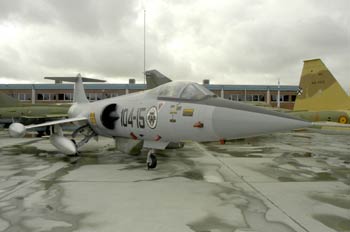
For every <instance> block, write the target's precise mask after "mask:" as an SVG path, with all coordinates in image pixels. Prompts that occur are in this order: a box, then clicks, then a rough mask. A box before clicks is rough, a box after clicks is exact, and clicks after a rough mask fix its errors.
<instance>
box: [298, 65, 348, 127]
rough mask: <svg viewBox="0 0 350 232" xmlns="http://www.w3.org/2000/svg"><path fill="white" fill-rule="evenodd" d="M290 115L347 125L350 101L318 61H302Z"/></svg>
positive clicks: (324, 66)
mask: <svg viewBox="0 0 350 232" xmlns="http://www.w3.org/2000/svg"><path fill="white" fill-rule="evenodd" d="M293 110H294V112H291V114H293V115H295V116H298V117H300V118H302V119H305V120H308V121H331V122H338V123H342V124H347V123H349V117H350V97H349V96H348V95H347V94H346V92H345V91H344V89H343V88H342V87H341V86H340V84H339V83H338V81H337V80H336V79H335V78H334V76H333V75H332V73H331V72H330V71H329V70H328V68H327V67H326V65H325V64H324V63H323V62H322V60H321V59H313V60H305V61H304V67H303V70H302V73H301V78H300V83H299V89H298V95H297V98H296V101H295V104H294V109H293Z"/></svg>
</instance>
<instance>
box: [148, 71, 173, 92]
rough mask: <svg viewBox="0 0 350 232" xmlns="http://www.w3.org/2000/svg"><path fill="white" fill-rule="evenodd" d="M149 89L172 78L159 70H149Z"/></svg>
mask: <svg viewBox="0 0 350 232" xmlns="http://www.w3.org/2000/svg"><path fill="white" fill-rule="evenodd" d="M145 75H146V82H147V89H153V88H155V87H157V86H160V85H163V84H166V83H168V82H171V79H169V78H168V77H166V76H165V75H163V74H162V73H160V72H159V71H158V70H155V69H153V70H149V71H146V72H145Z"/></svg>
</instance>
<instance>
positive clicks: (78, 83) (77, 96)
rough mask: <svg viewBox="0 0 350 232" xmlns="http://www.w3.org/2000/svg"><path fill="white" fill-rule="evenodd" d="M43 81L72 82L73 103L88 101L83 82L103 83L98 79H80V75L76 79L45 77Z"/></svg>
mask: <svg viewBox="0 0 350 232" xmlns="http://www.w3.org/2000/svg"><path fill="white" fill-rule="evenodd" d="M45 79H49V80H55V81H60V82H62V81H66V82H74V94H73V102H74V103H88V102H89V100H88V99H87V98H86V94H85V90H84V85H83V82H105V81H104V80H100V79H93V78H86V77H82V76H81V75H80V73H79V74H78V75H77V76H76V77H45Z"/></svg>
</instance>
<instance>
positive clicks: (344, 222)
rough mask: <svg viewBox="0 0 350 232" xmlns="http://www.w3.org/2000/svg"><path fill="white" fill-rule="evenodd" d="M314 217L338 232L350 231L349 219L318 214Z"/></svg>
mask: <svg viewBox="0 0 350 232" xmlns="http://www.w3.org/2000/svg"><path fill="white" fill-rule="evenodd" d="M312 217H313V218H315V219H316V220H318V221H319V222H321V223H322V224H324V225H326V226H327V227H329V228H332V229H334V230H336V231H344V232H346V231H350V220H349V218H344V217H339V216H335V215H331V214H316V215H313V216H312Z"/></svg>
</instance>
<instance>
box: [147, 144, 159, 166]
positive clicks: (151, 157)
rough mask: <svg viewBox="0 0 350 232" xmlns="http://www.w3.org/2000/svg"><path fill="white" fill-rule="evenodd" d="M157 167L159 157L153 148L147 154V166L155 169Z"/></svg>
mask: <svg viewBox="0 0 350 232" xmlns="http://www.w3.org/2000/svg"><path fill="white" fill-rule="evenodd" d="M155 167H157V157H156V156H155V151H154V150H153V149H151V150H149V152H148V154H147V168H148V169H153V168H155Z"/></svg>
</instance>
